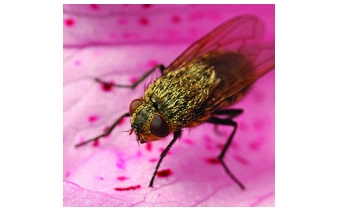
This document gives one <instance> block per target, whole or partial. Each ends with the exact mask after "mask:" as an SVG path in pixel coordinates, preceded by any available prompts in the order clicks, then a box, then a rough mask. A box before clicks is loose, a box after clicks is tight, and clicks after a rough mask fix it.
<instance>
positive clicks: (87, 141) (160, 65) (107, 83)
mask: <svg viewBox="0 0 337 212" xmlns="http://www.w3.org/2000/svg"><path fill="white" fill-rule="evenodd" d="M157 68H159V69H160V72H161V74H163V72H164V70H165V67H164V66H163V65H162V64H159V65H156V66H154V67H153V68H152V69H151V70H149V71H148V72H146V73H145V74H144V75H143V76H142V77H141V78H139V79H138V80H137V81H136V82H135V83H133V84H132V85H118V84H112V83H110V82H105V81H102V80H100V79H99V78H95V81H96V82H98V83H101V84H104V85H108V86H116V87H124V88H131V89H134V88H135V87H136V86H137V85H138V84H139V83H140V82H142V81H143V80H144V79H145V78H146V77H148V76H149V75H150V74H151V73H153V72H154V71H155V70H156V69H157ZM127 116H130V114H129V113H125V114H123V115H122V116H121V117H119V119H117V121H115V123H113V124H112V125H111V127H110V128H109V129H107V130H106V131H105V132H104V133H103V134H101V135H98V136H96V137H94V138H92V139H89V140H86V141H84V142H81V143H79V144H76V145H75V147H80V146H83V145H86V144H87V143H90V142H92V141H95V140H96V139H98V138H101V137H105V136H108V135H109V134H110V133H111V131H112V130H113V129H114V128H115V127H116V125H117V124H118V122H119V121H120V120H121V119H122V118H123V117H127Z"/></svg>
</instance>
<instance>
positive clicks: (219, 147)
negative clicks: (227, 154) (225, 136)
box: [215, 144, 225, 149]
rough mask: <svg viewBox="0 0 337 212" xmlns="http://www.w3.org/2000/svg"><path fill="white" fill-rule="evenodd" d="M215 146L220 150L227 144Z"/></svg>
mask: <svg viewBox="0 0 337 212" xmlns="http://www.w3.org/2000/svg"><path fill="white" fill-rule="evenodd" d="M215 146H216V148H218V149H223V148H224V146H225V144H216V145H215Z"/></svg>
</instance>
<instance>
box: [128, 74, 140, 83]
mask: <svg viewBox="0 0 337 212" xmlns="http://www.w3.org/2000/svg"><path fill="white" fill-rule="evenodd" d="M137 80H138V77H135V76H132V77H131V78H130V79H129V81H130V82H131V83H135V82H137Z"/></svg>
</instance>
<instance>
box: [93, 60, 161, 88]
mask: <svg viewBox="0 0 337 212" xmlns="http://www.w3.org/2000/svg"><path fill="white" fill-rule="evenodd" d="M157 68H159V70H160V72H161V74H163V72H164V70H165V67H164V66H163V65H162V64H158V65H156V66H154V67H153V68H152V69H150V70H149V71H148V72H146V73H145V74H144V75H143V76H141V77H140V78H139V79H138V80H137V81H136V82H134V83H133V84H132V85H119V84H114V83H111V82H105V81H103V80H101V79H99V78H95V81H96V82H98V83H101V84H102V85H104V86H115V87H121V88H131V89H134V88H135V87H137V85H138V84H139V83H141V82H142V81H143V80H144V79H146V78H147V77H148V76H149V75H150V74H152V73H153V72H154V71H155V70H156V69H157Z"/></svg>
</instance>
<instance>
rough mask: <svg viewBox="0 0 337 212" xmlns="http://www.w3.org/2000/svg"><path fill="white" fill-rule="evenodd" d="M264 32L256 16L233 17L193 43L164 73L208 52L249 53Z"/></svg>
mask: <svg viewBox="0 0 337 212" xmlns="http://www.w3.org/2000/svg"><path fill="white" fill-rule="evenodd" d="M263 34H264V25H263V23H262V22H261V21H260V20H259V19H258V18H257V17H256V16H252V15H243V16H239V17H236V18H233V19H231V20H229V21H227V22H224V23H223V24H221V25H220V26H218V27H217V28H215V29H214V30H213V31H211V32H210V33H208V34H207V35H205V36H204V37H202V38H201V39H200V40H198V41H196V42H195V43H194V44H192V45H191V46H190V47H189V48H187V49H186V50H185V51H184V52H183V53H182V54H181V55H180V56H179V57H178V58H177V59H176V60H174V61H173V62H172V63H171V64H170V65H169V66H168V68H167V69H166V70H165V72H164V73H167V72H169V71H172V70H175V69H177V68H180V67H182V66H184V65H186V64H188V63H190V62H191V61H193V59H196V58H198V57H200V56H201V55H203V54H205V53H208V52H215V51H221V52H239V53H242V54H247V51H250V49H251V48H254V46H255V45H256V44H257V43H259V41H260V40H261V39H262V37H263ZM246 47H249V48H250V49H249V48H248V49H246Z"/></svg>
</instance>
